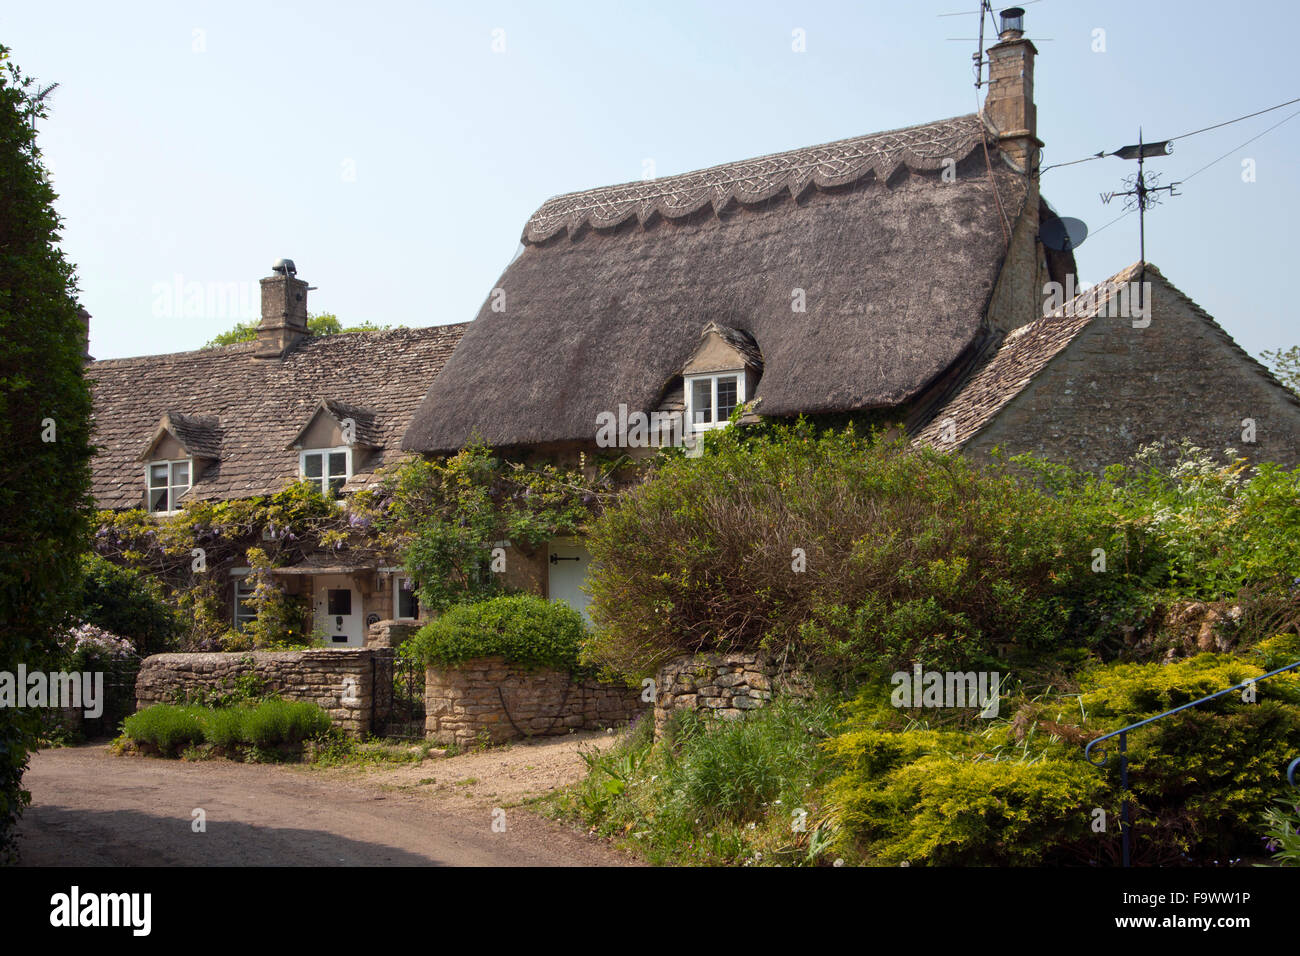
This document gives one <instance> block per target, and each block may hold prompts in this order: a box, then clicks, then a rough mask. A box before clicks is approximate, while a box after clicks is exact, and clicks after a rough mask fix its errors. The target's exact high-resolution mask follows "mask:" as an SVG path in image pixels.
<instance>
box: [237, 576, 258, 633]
mask: <svg viewBox="0 0 1300 956" xmlns="http://www.w3.org/2000/svg"><path fill="white" fill-rule="evenodd" d="M252 597H253V589H252V588H251V587H250V586H249V585H248V583H247V582H246V581H236V582H235V628H236V629H237V630H240V631H242V630H243V629H244V626H245V625H246V624H248V622H249V621H252V620H254V619H255V618H256V617H257V610H256V608H254V607H253V605H252V604H251V603H250V602H251V600H252Z"/></svg>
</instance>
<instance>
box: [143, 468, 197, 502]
mask: <svg viewBox="0 0 1300 956" xmlns="http://www.w3.org/2000/svg"><path fill="white" fill-rule="evenodd" d="M191 470H192V468H191V464H190V459H188V458H184V459H181V460H178V461H151V462H149V464H148V465H147V466H146V467H145V480H146V481H147V482H148V487H149V511H150V512H152V513H154V514H172V513H173V512H176V511H180V510H181V504H180V500H181V495H183V494H185V492H187V491H189V490H190V472H191Z"/></svg>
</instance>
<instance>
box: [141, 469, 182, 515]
mask: <svg viewBox="0 0 1300 956" xmlns="http://www.w3.org/2000/svg"><path fill="white" fill-rule="evenodd" d="M159 465H166V466H167V486H166V487H167V507H166V508H165V509H163V510H162V511H154V510H153V492H154V487H153V470H154V468H156V467H157V466H159ZM177 465H184V466H185V473H186V474H187V475H189V481H188V482H187V483H185V484H184V485H178V484H176V480H175V473H176V466H177ZM193 487H194V459H193V458H162V459H158V460H157V461H149V462H145V466H144V507H145V510H146V511H148V512H149V513H150V514H155V515H174V514H176V512H178V511H180V510H181V506H180V503H179V499H180V498H181V497H182V496H184V494H185V492H187V491H189V490H190V489H191V488H193Z"/></svg>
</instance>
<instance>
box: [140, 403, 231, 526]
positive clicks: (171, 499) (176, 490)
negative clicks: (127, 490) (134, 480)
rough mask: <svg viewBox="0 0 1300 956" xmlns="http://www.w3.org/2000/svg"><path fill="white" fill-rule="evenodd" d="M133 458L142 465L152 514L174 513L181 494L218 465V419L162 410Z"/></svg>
mask: <svg viewBox="0 0 1300 956" xmlns="http://www.w3.org/2000/svg"><path fill="white" fill-rule="evenodd" d="M136 461H138V462H140V463H141V464H143V466H144V488H145V507H146V508H148V509H149V511H150V513H151V514H161V515H166V514H174V513H175V512H177V511H180V510H181V497H182V496H184V494H185V493H186V492H187V491H189V490H190V488H191V487H193V486H194V484H195V483H196V482H199V483H200V484H201V482H202V481H204V480H206V477H207V476H208V475H209V474H211V473H212V472H213V469H214V468H215V467H216V466H218V465H219V463H220V461H221V425H220V422H219V421H218V420H217V419H216V418H215V417H212V416H202V415H188V414H184V413H182V412H178V411H168V412H164V413H163V416H162V418H160V419H159V420H158V425H157V427H156V428H154V430H153V435H152V436H151V437H150V438H149V440H148V442H146V443H145V446H144V450H143V451H142V452H140V456H139V457H138V458H137V459H136ZM200 497H201V495H200Z"/></svg>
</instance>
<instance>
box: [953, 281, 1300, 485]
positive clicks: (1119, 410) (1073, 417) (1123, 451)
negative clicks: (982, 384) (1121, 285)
mask: <svg viewBox="0 0 1300 956" xmlns="http://www.w3.org/2000/svg"><path fill="white" fill-rule="evenodd" d="M1147 279H1148V281H1150V282H1151V299H1150V304H1151V313H1150V325H1148V326H1146V327H1145V328H1143V327H1139V328H1134V327H1133V321H1134V320H1133V318H1131V317H1130V318H1110V317H1098V318H1095V319H1093V320H1092V322H1091V323H1090V324H1089V325H1088V327H1087V328H1085V329H1084V330H1083V331H1082V332H1080V333H1079V335H1078V336H1077V337H1076V338H1075V339H1074V341H1073V342H1071V343H1070V345H1068V346H1067V347H1066V349H1065V350H1064V351H1063V352H1062V353H1061V354H1060V355H1058V356H1056V357H1055V358H1054V359H1053V360H1052V361H1051V363H1050V364H1049V365H1048V366H1047V368H1045V369H1044V370H1043V371H1042V372H1041V373H1039V375H1038V376H1037V377H1036V378H1035V379H1034V380H1033V381H1032V382H1030V384H1029V385H1028V386H1027V387H1026V388H1025V389H1024V391H1022V392H1021V393H1020V394H1019V395H1017V396H1016V397H1015V398H1014V399H1012V400H1011V402H1010V403H1009V404H1008V405H1007V406H1006V407H1005V408H1004V409H1002V411H1001V412H999V413H998V416H997V417H996V418H995V419H994V420H993V422H992V423H991V424H990V425H989V426H988V427H987V428H985V429H984V430H983V431H982V432H980V433H979V434H978V435H976V436H975V438H974V439H972V440H971V441H970V442H969V443H968V444H967V445H966V446H965V448H964V451H966V452H967V453H969V454H970V455H972V456H974V457H976V458H982V457H985V456H987V455H988V453H989V452H990V451H991V450H992V448H993V447H994V446H1001V447H1002V448H1004V449H1006V450H1007V451H1008V452H1009V453H1011V454H1020V453H1023V452H1031V453H1033V454H1036V455H1040V456H1042V457H1045V458H1048V459H1050V460H1052V461H1059V462H1064V463H1068V464H1071V465H1074V466H1075V467H1078V468H1083V469H1087V470H1093V471H1096V470H1100V469H1102V468H1104V467H1106V466H1107V465H1110V464H1114V463H1115V462H1120V461H1124V460H1125V459H1127V458H1129V457H1130V456H1131V455H1133V453H1134V452H1136V451H1137V450H1138V447H1139V446H1141V445H1144V444H1149V443H1151V442H1154V441H1157V440H1160V439H1167V440H1169V441H1173V442H1177V441H1180V440H1182V439H1184V438H1187V439H1191V440H1192V441H1193V442H1194V443H1195V444H1197V445H1200V446H1201V447H1202V448H1207V449H1209V450H1211V451H1213V452H1215V453H1219V452H1222V451H1223V449H1225V448H1235V449H1236V450H1237V453H1238V454H1239V455H1241V456H1242V457H1244V458H1247V459H1249V460H1250V461H1252V462H1259V461H1275V462H1278V463H1280V464H1282V465H1285V466H1286V467H1288V468H1290V467H1294V466H1295V465H1296V464H1297V463H1300V402H1297V401H1296V400H1295V397H1294V396H1292V395H1290V394H1289V393H1288V392H1287V391H1286V390H1285V389H1282V388H1280V387H1279V386H1277V385H1275V384H1273V383H1272V382H1270V381H1268V380H1267V379H1266V378H1265V377H1264V376H1263V375H1261V374H1260V372H1259V369H1258V367H1257V366H1256V365H1255V363H1254V362H1253V361H1252V360H1251V359H1250V358H1249V357H1247V356H1246V355H1245V354H1243V353H1242V351H1241V350H1240V349H1239V348H1237V347H1236V346H1235V345H1234V344H1233V343H1232V342H1231V340H1230V339H1228V337H1227V336H1226V334H1225V333H1224V332H1223V330H1222V329H1221V328H1219V327H1217V326H1216V325H1214V324H1213V323H1212V322H1211V321H1210V320H1209V318H1208V316H1206V315H1205V314H1204V313H1202V312H1200V311H1199V310H1198V309H1197V307H1196V305H1195V303H1193V302H1192V301H1191V300H1190V299H1188V298H1187V297H1186V296H1184V295H1183V294H1182V293H1180V292H1178V291H1177V290H1176V289H1174V288H1173V287H1172V286H1170V285H1169V284H1168V283H1167V282H1165V281H1164V280H1163V278H1162V277H1160V276H1159V275H1157V274H1155V273H1154V271H1153V270H1150V269H1149V270H1148V273H1147ZM1135 281H1136V280H1135ZM1245 419H1251V420H1252V421H1254V423H1255V436H1254V438H1255V440H1254V442H1246V441H1244V440H1243V430H1244V426H1243V424H1242V423H1243V421H1244V420H1245Z"/></svg>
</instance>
